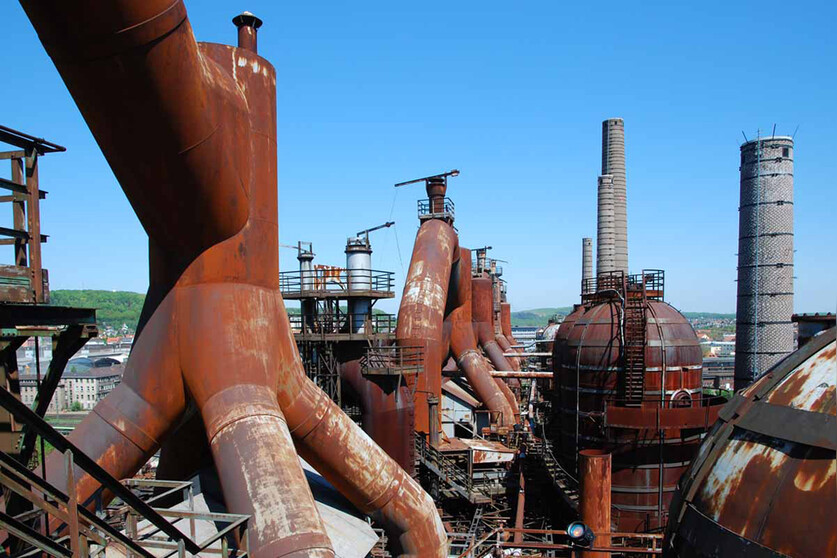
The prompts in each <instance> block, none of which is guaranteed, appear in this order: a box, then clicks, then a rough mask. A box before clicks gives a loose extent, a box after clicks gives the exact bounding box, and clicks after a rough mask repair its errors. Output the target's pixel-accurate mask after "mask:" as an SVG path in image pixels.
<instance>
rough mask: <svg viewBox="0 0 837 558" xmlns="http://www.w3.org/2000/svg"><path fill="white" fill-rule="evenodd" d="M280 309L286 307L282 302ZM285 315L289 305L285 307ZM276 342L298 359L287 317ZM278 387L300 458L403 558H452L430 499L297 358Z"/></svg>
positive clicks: (275, 338) (443, 531) (279, 329)
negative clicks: (393, 543)
mask: <svg viewBox="0 0 837 558" xmlns="http://www.w3.org/2000/svg"><path fill="white" fill-rule="evenodd" d="M276 304H278V305H282V300H281V297H279V296H277V297H276ZM282 312H284V305H282ZM277 327H278V330H275V331H271V332H268V333H266V335H268V336H270V335H271V333H274V332H275V333H276V335H275V336H274V337H272V338H271V339H272V341H273V342H274V343H276V345H277V347H278V349H279V351H280V352H281V353H282V354H285V355H295V356H297V349H296V343H295V341H294V338H293V332H292V331H291V328H290V323H289V322H288V319H287V316H286V317H285V319H284V320H281V323H279V324H277ZM283 362H285V363H286V366H285V368H284V370H283V380H284V381H283V382H282V383H280V384H279V385H278V389H277V396H278V401H279V406H280V407H281V408H282V410H283V411H284V414H285V417H286V418H287V421H288V425H289V427H290V429H291V434H292V435H293V437H294V440H295V442H296V446H297V449H298V450H299V453H300V455H302V457H303V458H304V459H305V460H306V461H308V462H309V463H310V464H311V465H312V466H313V467H314V468H315V469H316V470H317V471H318V472H319V473H320V474H321V475H323V476H324V477H325V478H326V479H327V480H328V481H329V482H330V483H331V484H333V485H334V486H335V487H336V488H337V489H338V490H339V491H340V492H341V493H342V494H343V495H344V496H345V497H346V498H348V499H349V500H350V501H351V502H352V503H353V504H354V505H355V506H357V507H358V508H359V509H360V510H361V511H362V512H364V513H367V514H370V515H372V517H373V518H374V519H376V520H377V521H379V522H381V524H382V525H383V526H384V528H385V529H386V531H387V533H388V534H389V537H390V540H393V541H398V544H397V546H398V551H399V552H401V555H402V556H428V557H443V556H447V537H446V535H445V529H444V526H443V525H442V522H441V519H440V518H439V515H438V512H437V511H436V506H435V504H434V503H433V500H432V499H431V498H430V496H429V495H428V494H427V493H425V492H424V491H423V490H422V488H421V487H420V486H419V485H418V483H417V482H416V481H415V480H413V479H412V478H411V477H410V476H409V475H408V474H407V472H406V471H404V469H402V468H401V467H400V466H399V465H398V464H397V463H396V462H395V460H393V459H392V458H391V457H390V456H389V455H387V453H386V452H385V451H384V450H382V449H381V448H380V446H378V445H377V444H375V442H373V441H372V439H371V438H369V436H367V435H366V433H364V432H363V430H361V428H360V427H359V426H357V425H356V424H355V423H354V422H353V421H352V420H351V419H350V418H349V417H347V416H346V415H345V414H344V413H343V412H342V411H341V410H340V408H339V407H338V406H337V405H336V404H335V403H334V402H333V401H332V400H331V399H330V398H329V397H328V396H327V395H326V394H325V393H324V392H323V391H322V390H321V389H319V388H318V387H317V386H316V385H315V384H314V383H313V382H312V381H311V380H310V379H309V378H308V377H307V376H306V375H305V371H304V370H303V368H302V364H301V361H300V360H299V358H298V356H297V358H290V359H287V360H283Z"/></svg>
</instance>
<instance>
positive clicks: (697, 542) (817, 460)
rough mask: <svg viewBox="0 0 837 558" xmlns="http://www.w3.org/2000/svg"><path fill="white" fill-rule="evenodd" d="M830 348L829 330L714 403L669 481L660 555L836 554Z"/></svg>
mask: <svg viewBox="0 0 837 558" xmlns="http://www.w3.org/2000/svg"><path fill="white" fill-rule="evenodd" d="M836 352H837V346H835V329H831V330H829V331H827V332H825V333H823V334H822V335H820V336H818V337H815V338H813V339H812V340H811V341H810V342H809V343H808V344H807V345H805V346H804V347H803V348H802V349H800V350H798V351H797V352H795V353H793V354H791V355H790V356H789V357H788V358H787V359H785V360H784V361H782V362H780V363H779V364H777V365H776V366H774V367H773V368H772V369H771V370H769V371H768V372H767V373H766V374H764V375H763V376H762V377H761V378H760V379H759V380H758V381H757V382H756V383H754V384H753V385H751V386H750V387H748V388H747V389H746V390H744V391H743V392H741V393H739V394H738V395H737V396H736V397H735V398H734V399H733V400H732V401H730V403H729V404H728V405H727V406H726V407H725V408H724V409H723V411H722V412H721V414H720V417H721V418H720V420H719V421H718V422H717V423H716V425H715V427H714V428H713V431H712V433H711V435H710V436H708V437H707V439H706V440H705V441H704V443H703V445H702V446H701V448H700V454H699V456H698V458H697V459H696V460H695V463H694V465H693V467H692V468H691V469H690V470H689V471H688V473H687V474H686V475H685V476H684V478H683V481H682V483H681V486H680V487H679V488H678V494H677V496H676V498H675V501H674V504H673V505H672V510H671V511H672V521H671V523H670V524H669V528H668V532H667V540H666V545H665V546H666V552H667V554H668V555H669V556H672V557H682V558H685V557H708V556H714V555H715V554H713V552H715V550H714V549H716V548H721V547H723V548H724V549H726V551H727V552H728V553H729V552H737V553H738V554H742V553H744V552H745V551H746V552H752V555H753V556H792V557H803V556H804V557H807V556H834V555H835V553H837V517H835V515H834V510H835V509H837V480H835V479H837V465H835V463H837V462H836V461H835V442H834V439H833V438H834V430H835V427H837V420H835V417H836V416H837V397H835V391H836V390H837V388H835V384H837V359H835V353H836ZM771 409H772V410H773V412H768V411H770V410H771ZM779 409H783V410H784V411H782V412H781V413H777V414H776V415H774V414H773V413H774V412H775V411H777V410H779ZM754 415H755V416H754ZM774 417H779V418H778V420H777V419H776V418H774ZM806 419H816V420H815V421H812V420H806ZM788 422H789V423H790V424H787V423H788ZM812 430H813V431H812ZM800 431H807V432H800ZM707 540H715V541H717V542H715V544H707V542H706V541H707Z"/></svg>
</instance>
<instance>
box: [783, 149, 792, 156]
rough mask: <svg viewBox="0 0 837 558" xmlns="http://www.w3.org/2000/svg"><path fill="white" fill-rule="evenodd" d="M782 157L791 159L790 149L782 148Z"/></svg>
mask: <svg viewBox="0 0 837 558" xmlns="http://www.w3.org/2000/svg"><path fill="white" fill-rule="evenodd" d="M782 157H790V147H783V148H782Z"/></svg>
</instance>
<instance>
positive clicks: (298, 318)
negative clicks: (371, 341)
mask: <svg viewBox="0 0 837 558" xmlns="http://www.w3.org/2000/svg"><path fill="white" fill-rule="evenodd" d="M288 319H289V320H290V323H291V329H292V330H294V331H295V332H299V333H310V334H317V335H320V334H322V335H328V334H336V333H351V326H352V325H353V324H357V323H358V322H363V323H364V331H363V332H355V333H395V327H396V325H397V323H398V319H397V318H396V316H395V315H393V314H380V313H373V314H367V313H346V314H344V313H340V314H315V315H313V316H305V315H303V314H289V315H288ZM366 326H368V327H366Z"/></svg>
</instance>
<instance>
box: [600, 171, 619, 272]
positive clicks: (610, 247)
mask: <svg viewBox="0 0 837 558" xmlns="http://www.w3.org/2000/svg"><path fill="white" fill-rule="evenodd" d="M597 228H598V229H597V231H596V274H597V275H598V274H599V273H607V272H609V271H613V270H614V269H616V245H615V243H614V236H613V176H611V175H609V174H606V175H603V176H600V177H599V190H598V217H597Z"/></svg>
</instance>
